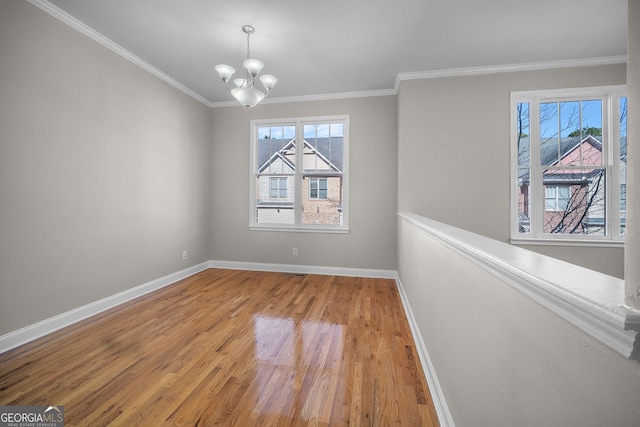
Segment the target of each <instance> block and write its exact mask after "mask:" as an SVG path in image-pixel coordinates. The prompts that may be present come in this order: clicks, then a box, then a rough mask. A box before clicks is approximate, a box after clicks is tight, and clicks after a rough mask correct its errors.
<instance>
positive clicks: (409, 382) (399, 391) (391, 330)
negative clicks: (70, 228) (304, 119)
mask: <svg viewBox="0 0 640 427" xmlns="http://www.w3.org/2000/svg"><path fill="white" fill-rule="evenodd" d="M0 405H63V406H64V407H65V424H66V425H68V426H87V425H91V426H100V425H136V426H147V425H148V426H158V425H175V426H183V425H198V426H204V425H222V426H242V427H244V426H254V425H263V426H309V425H317V426H340V425H342V426H347V425H349V426H375V425H408V426H437V425H438V421H437V417H436V413H435V408H434V406H433V401H432V399H431V395H430V394H429V389H428V387H427V384H426V382H425V377H424V373H423V372H422V367H421V365H420V363H419V361H418V360H417V352H416V349H415V347H414V344H413V339H412V337H411V331H410V328H409V326H408V323H407V320H406V317H405V314H404V311H403V308H402V303H401V301H400V298H399V295H398V291H397V289H396V287H395V283H394V281H393V280H388V279H371V278H362V277H338V276H321V275H300V274H285V273H266V272H251V271H239V270H223V269H208V270H205V271H203V272H201V273H198V274H196V275H194V276H191V277H188V278H186V279H183V280H180V281H178V282H176V283H175V284H172V285H170V286H167V287H165V288H163V289H161V290H158V291H156V292H153V293H151V294H148V295H145V296H143V297H140V298H138V299H136V300H134V301H130V302H127V303H125V304H122V305H120V306H118V307H116V308H113V309H111V310H108V311H106V312H103V313H100V314H98V315H96V316H93V317H91V318H89V319H86V320H84V321H82V322H78V323H76V324H74V325H71V326H70V327H67V328H64V329H62V330H60V331H57V332H54V333H52V334H49V335H47V336H46V337H42V338H40V339H38V340H35V341H33V342H31V343H28V344H26V345H24V346H21V347H18V348H16V349H13V350H11V351H8V352H6V353H4V354H0Z"/></svg>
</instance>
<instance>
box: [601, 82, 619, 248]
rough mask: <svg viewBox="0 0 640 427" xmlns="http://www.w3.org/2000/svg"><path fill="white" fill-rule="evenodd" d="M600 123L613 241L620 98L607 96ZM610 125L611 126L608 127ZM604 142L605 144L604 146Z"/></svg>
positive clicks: (616, 228) (616, 219)
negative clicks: (605, 154)
mask: <svg viewBox="0 0 640 427" xmlns="http://www.w3.org/2000/svg"><path fill="white" fill-rule="evenodd" d="M606 101H607V102H606V104H605V105H606V106H607V107H606V108H605V111H604V116H605V117H604V119H603V123H602V128H603V129H602V136H603V138H606V139H605V140H604V141H603V143H602V145H603V147H602V148H603V150H605V152H606V153H607V156H606V159H607V174H608V175H607V176H608V178H609V179H607V194H609V197H608V198H607V216H606V218H607V230H608V231H609V233H608V234H609V235H610V236H611V238H612V239H614V240H619V239H620V233H621V226H620V96H619V94H617V93H616V96H613V97H612V96H608V97H607V100H606ZM609 124H611V126H609ZM605 141H606V144H605Z"/></svg>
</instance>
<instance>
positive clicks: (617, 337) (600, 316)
mask: <svg viewBox="0 0 640 427" xmlns="http://www.w3.org/2000/svg"><path fill="white" fill-rule="evenodd" d="M398 215H399V216H400V217H401V218H403V219H404V220H406V221H408V222H410V223H411V224H413V225H414V226H416V227H418V228H419V229H421V230H423V231H424V232H426V233H427V234H428V235H430V236H432V237H433V238H435V239H437V240H438V241H440V242H442V243H443V244H445V245H446V246H447V247H449V248H451V249H452V250H454V251H456V252H458V253H460V254H461V255H463V256H465V257H466V258H468V259H470V260H471V261H472V262H474V263H476V264H477V265H479V266H480V267H482V268H484V269H485V270H487V271H489V272H490V273H492V274H493V275H495V276H496V277H498V278H499V279H500V280H502V281H504V282H505V283H507V284H509V285H511V286H512V287H513V288H515V289H517V290H519V291H520V292H522V293H523V294H524V295H527V296H528V297H530V298H531V299H533V300H534V301H536V302H538V303H539V304H541V305H542V306H544V307H546V308H547V309H549V310H551V311H552V312H554V313H555V314H557V315H558V316H560V317H562V318H564V319H565V320H566V321H568V322H570V323H572V324H573V325H575V326H576V327H578V328H580V329H581V330H583V331H584V332H585V333H587V334H589V335H591V336H592V337H594V338H596V339H597V340H599V341H601V342H602V343H604V344H605V345H607V346H609V347H610V348H612V349H614V350H615V351H617V352H618V353H620V354H622V355H624V356H625V357H629V358H634V359H637V358H638V357H639V356H640V354H638V352H639V351H640V345H638V343H636V339H637V338H640V337H639V336H638V331H640V311H638V310H633V309H631V308H629V307H627V306H626V305H625V304H624V281H623V280H621V279H618V278H616V277H612V276H608V275H606V274H602V273H598V272H595V271H593V270H589V269H586V268H583V267H580V266H577V265H574V264H570V263H567V262H564V261H561V260H558V259H555V258H551V257H548V256H545V255H541V254H538V253H535V252H532V251H528V250H526V249H524V248H519V247H517V246H513V245H509V244H507V243H504V242H499V241H497V240H493V239H490V238H488V237H485V236H481V235H479V234H475V233H472V232H469V231H466V230H462V229H459V228H456V227H453V226H450V225H447V224H443V223H439V222H436V221H433V220H431V219H428V218H425V217H422V216H419V215H415V214H412V213H407V212H400V213H399V214H398ZM636 347H638V348H636Z"/></svg>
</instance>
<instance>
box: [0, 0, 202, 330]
mask: <svg viewBox="0 0 640 427" xmlns="http://www.w3.org/2000/svg"><path fill="white" fill-rule="evenodd" d="M210 115H211V112H210V109H209V108H208V107H206V106H205V105H202V104H201V103H199V102H197V101H195V100H193V99H192V98H190V97H188V96H187V95H185V94H183V93H181V92H179V91H178V90H176V89H175V88H173V87H171V86H169V85H167V84H166V83H164V82H162V81H160V80H159V79H157V78H156V77H154V76H152V75H151V74H149V73H148V72H146V71H144V70H143V69H141V68H139V67H137V66H136V65H134V64H132V63H131V62H129V61H127V60H125V59H124V58H122V57H121V56H119V55H117V54H115V53H113V52H112V51H110V50H108V49H106V48H105V47H103V46H101V45H99V44H98V43H96V42H94V41H93V40H91V39H89V38H88V37H86V36H84V35H82V34H81V33H79V32H78V31H76V30H74V29H72V28H70V27H68V26H66V25H65V24H63V23H62V22H60V21H59V20H57V19H56V18H54V17H52V16H50V15H48V14H47V13H45V12H43V11H41V10H40V9H38V8H36V7H34V6H33V5H31V4H29V3H27V2H26V1H4V2H1V3H0V294H1V295H2V297H1V298H0V334H3V333H7V332H9V331H13V330H16V329H19V328H21V327H24V326H27V325H30V324H33V323H36V322H38V321H40V320H43V319H47V318H50V317H52V316H55V315H57V314H60V313H63V312H66V311H68V310H71V309H74V308H76V307H79V306H82V305H85V304H87V303H90V302H93V301H96V300H98V299H101V298H104V297H106V296H109V295H113V294H115V293H118V292H120V291H123V290H126V289H129V288H131V287H133V286H136V285H140V284H143V283H145V282H147V281H150V280H153V279H157V278H159V277H162V276H165V275H167V274H169V273H173V272H176V271H179V270H181V269H183V268H186V267H188V266H191V265H195V264H197V263H199V262H202V261H205V260H208V259H210V253H209V249H210V243H209V234H208V233H206V232H204V230H207V228H208V227H209V221H210V219H211V218H210V217H211V215H210V210H211V207H210V206H211V185H210V180H209V178H210V157H211V117H210ZM183 250H187V251H188V259H187V260H186V261H183V260H182V251H183Z"/></svg>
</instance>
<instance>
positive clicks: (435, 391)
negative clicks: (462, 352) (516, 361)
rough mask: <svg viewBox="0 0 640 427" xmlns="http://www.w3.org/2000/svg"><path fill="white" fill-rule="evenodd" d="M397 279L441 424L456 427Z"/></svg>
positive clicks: (397, 278) (398, 277)
mask: <svg viewBox="0 0 640 427" xmlns="http://www.w3.org/2000/svg"><path fill="white" fill-rule="evenodd" d="M395 279H396V284H397V286H398V292H399V293H400V299H401V300H402V305H403V306H404V311H405V313H406V314H407V320H408V321H409V327H410V328H411V333H412V334H413V341H414V343H415V344H416V349H417V350H418V357H420V362H421V363H422V369H423V370H424V374H425V376H426V377H427V383H428V384H429V391H430V392H431V398H432V399H433V405H434V406H435V408H436V414H437V415H438V421H440V425H441V426H442V427H455V423H454V422H453V417H452V416H451V412H450V411H449V407H448V406H447V401H446V400H445V398H444V393H443V392H442V388H441V387H440V383H439V382H438V377H437V376H436V371H435V369H434V368H433V364H432V363H431V358H430V357H429V352H428V351H427V347H426V345H425V343H424V340H423V339H422V334H420V329H419V328H418V324H417V322H416V319H415V317H414V316H413V311H412V310H411V306H410V305H409V301H408V299H407V294H406V293H405V292H404V288H403V287H402V282H401V281H400V276H398V274H397V273H396V277H395Z"/></svg>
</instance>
